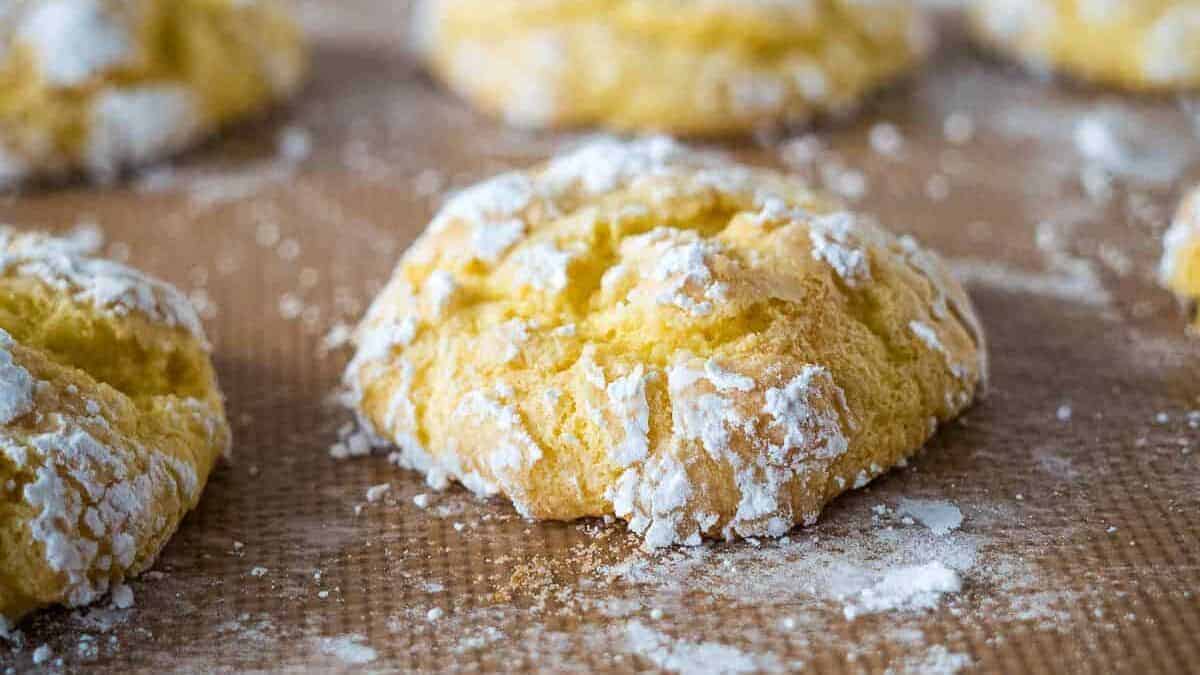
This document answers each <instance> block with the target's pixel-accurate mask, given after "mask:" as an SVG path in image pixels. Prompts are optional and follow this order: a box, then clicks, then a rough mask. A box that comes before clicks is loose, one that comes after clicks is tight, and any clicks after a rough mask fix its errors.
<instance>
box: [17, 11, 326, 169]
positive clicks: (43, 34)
mask: <svg viewBox="0 0 1200 675" xmlns="http://www.w3.org/2000/svg"><path fill="white" fill-rule="evenodd" d="M306 68H307V56H306V52H305V48H304V44H303V41H302V39H301V35H300V31H299V29H298V27H297V25H296V24H295V23H294V22H293V20H292V19H291V17H290V16H289V15H288V13H287V12H285V11H284V9H283V7H282V6H281V5H280V4H278V3H277V2H276V0H13V1H12V2H6V3H3V4H2V5H0V187H3V186H6V185H16V184H20V183H21V182H23V181H25V180H27V179H30V178H47V177H58V176H62V175H67V174H72V173H76V172H79V171H84V172H87V173H89V174H91V175H92V176H93V177H95V178H98V179H109V178H112V177H113V176H114V175H115V174H116V173H118V172H119V171H120V170H121V169H123V168H125V167H128V166H137V165H142V164H145V163H148V162H152V161H154V160H156V159H160V158H162V157H164V156H167V155H170V154H172V153H175V152H178V151H180V150H182V149H184V148H186V147H188V146H190V145H193V144H195V143H197V142H199V141H201V140H203V139H204V138H205V137H207V136H209V135H210V134H212V133H213V132H214V131H216V130H217V129H218V128H220V127H221V126H223V125H225V124H227V123H229V122H231V121H234V120H237V119H240V118H243V117H246V116H249V115H253V114H256V113H258V112H260V111H262V110H264V109H265V108H267V107H268V106H269V105H270V104H271V103H273V102H275V101H278V100H280V99H283V98H286V97H288V96H290V95H291V94H293V93H294V92H295V91H296V90H297V89H298V88H299V87H300V85H301V84H302V82H303V79H304V74H305V70H306Z"/></svg>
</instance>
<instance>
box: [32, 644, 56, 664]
mask: <svg viewBox="0 0 1200 675" xmlns="http://www.w3.org/2000/svg"><path fill="white" fill-rule="evenodd" d="M52 658H54V650H53V649H51V648H50V645H42V646H40V647H38V648H37V649H35V650H33V665H35V666H40V665H42V664H43V663H45V662H47V661H49V660H50V659H52Z"/></svg>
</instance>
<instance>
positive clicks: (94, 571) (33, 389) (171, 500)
mask: <svg viewBox="0 0 1200 675" xmlns="http://www.w3.org/2000/svg"><path fill="white" fill-rule="evenodd" d="M228 448H229V429H228V425H227V423H226V421H225V415H224V408H223V403H222V400H221V395H220V392H219V390H218V388H217V382H216V376H215V374H214V372H213V369H212V364H211V363H210V360H209V356H208V346H207V344H206V343H205V341H204V336H203V333H202V331H201V328H200V323H199V320H198V319H197V317H196V315H195V313H194V311H193V310H192V309H191V307H190V306H189V305H188V303H187V301H186V299H184V298H183V297H182V295H181V294H180V293H179V292H178V291H177V290H175V289H174V288H172V287H170V286H168V285H166V284H164V283H162V282H159V281H156V280H153V279H151V278H149V277H147V276H145V275H143V274H141V273H139V272H137V271H135V270H132V269H130V268H128V267H125V266H123V265H118V264H116V263H112V262H108V261H103V260H95V259H90V258H88V257H86V255H85V251H84V250H82V247H81V246H80V245H79V244H78V243H77V242H74V241H71V240H62V239H54V238H51V237H48V236H46V235H42V234H22V233H19V232H17V231H15V230H13V229H11V228H8V227H0V623H3V622H7V621H12V620H16V619H18V618H20V617H21V616H22V615H23V614H25V613H26V612H28V611H30V610H32V609H35V608H37V607H41V606H45V605H49V604H55V603H63V604H67V605H81V604H86V603H89V602H92V601H93V600H95V599H97V598H98V597H100V596H101V595H103V594H104V593H105V592H107V590H108V589H109V588H110V587H111V586H112V585H113V584H117V583H120V582H121V581H122V580H124V579H125V578H126V577H128V576H130V575H133V574H136V573H138V572H140V571H142V570H143V569H145V568H147V567H148V566H149V565H150V564H151V563H153V561H154V559H155V557H156V556H157V554H158V551H159V550H160V549H161V547H162V546H163V545H164V544H165V543H166V541H167V539H168V538H169V537H170V535H171V533H172V532H174V530H175V528H176V526H177V525H178V524H179V522H180V520H181V519H182V518H183V516H184V514H186V513H187V511H188V510H190V509H191V508H193V507H194V506H195V505H196V503H197V501H198V500H199V498H200V492H201V490H202V489H203V487H204V484H205V482H206V480H207V478H208V474H209V472H210V471H211V470H212V467H213V465H214V464H215V462H216V459H217V458H218V457H219V456H220V455H221V454H222V453H224V452H226V451H227V450H228Z"/></svg>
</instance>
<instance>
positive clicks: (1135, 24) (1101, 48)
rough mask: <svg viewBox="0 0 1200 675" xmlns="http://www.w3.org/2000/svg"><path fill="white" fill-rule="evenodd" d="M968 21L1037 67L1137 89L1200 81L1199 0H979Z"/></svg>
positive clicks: (1004, 49)
mask: <svg viewBox="0 0 1200 675" xmlns="http://www.w3.org/2000/svg"><path fill="white" fill-rule="evenodd" d="M971 25H972V26H973V27H974V30H975V34H976V35H977V36H978V38H979V39H980V40H981V41H982V42H983V43H985V44H986V45H989V46H991V47H993V48H995V49H997V50H999V51H1001V52H1004V53H1007V54H1010V55H1012V56H1013V57H1015V58H1017V59H1019V60H1020V61H1022V62H1024V63H1025V64H1027V65H1028V66H1029V67H1030V68H1032V69H1034V70H1036V71H1038V72H1043V73H1049V72H1060V73H1063V74H1065V75H1068V76H1070V77H1073V78H1076V79H1079V80H1083V81H1086V82H1093V83H1096V84H1100V85H1105V86H1111V87H1116V88H1121V89H1129V90H1133V91H1145V92H1172V91H1179V90H1186V89H1193V88H1195V87H1197V86H1200V40H1197V39H1196V35H1197V34H1198V33H1200V4H1198V3H1196V2H1194V0H1136V1H1114V0H978V1H977V2H975V3H973V4H972V5H971Z"/></svg>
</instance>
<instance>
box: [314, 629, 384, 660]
mask: <svg viewBox="0 0 1200 675" xmlns="http://www.w3.org/2000/svg"><path fill="white" fill-rule="evenodd" d="M366 641H367V638H366V637H365V636H362V635H359V634H357V633H355V634H352V635H341V636H338V637H331V638H322V639H321V641H320V643H319V644H318V649H319V650H320V652H321V653H322V654H325V655H327V656H332V657H334V658H336V659H337V660H339V661H341V662H342V663H344V664H347V665H352V666H361V665H364V664H367V663H371V662H372V661H374V660H375V659H376V658H378V656H379V655H378V653H377V652H376V651H375V649H374V648H372V647H371V646H370V645H368V644H366Z"/></svg>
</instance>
